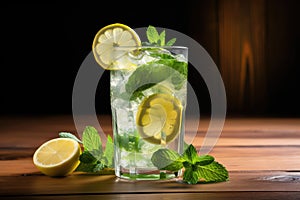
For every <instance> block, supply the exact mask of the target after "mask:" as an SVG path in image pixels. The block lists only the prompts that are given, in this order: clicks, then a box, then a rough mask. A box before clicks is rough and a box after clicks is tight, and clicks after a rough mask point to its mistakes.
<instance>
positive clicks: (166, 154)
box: [151, 149, 183, 172]
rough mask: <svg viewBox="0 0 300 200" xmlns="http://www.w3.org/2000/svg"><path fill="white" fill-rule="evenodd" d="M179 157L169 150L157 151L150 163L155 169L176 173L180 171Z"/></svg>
mask: <svg viewBox="0 0 300 200" xmlns="http://www.w3.org/2000/svg"><path fill="white" fill-rule="evenodd" d="M179 158H180V155H179V154H178V153H177V152H176V151H173V150H171V149H159V150H157V151H156V152H154V153H153V155H152V157H151V161H152V163H153V165H154V166H155V167H157V168H158V169H162V170H169V171H174V172H175V171H178V170H180V169H182V167H183V165H182V162H180V161H179Z"/></svg>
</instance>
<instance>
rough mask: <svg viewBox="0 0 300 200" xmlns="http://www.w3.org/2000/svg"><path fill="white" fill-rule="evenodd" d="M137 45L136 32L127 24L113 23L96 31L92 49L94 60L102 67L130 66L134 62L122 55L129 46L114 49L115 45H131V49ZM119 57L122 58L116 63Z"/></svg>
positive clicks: (139, 44)
mask: <svg viewBox="0 0 300 200" xmlns="http://www.w3.org/2000/svg"><path fill="white" fill-rule="evenodd" d="M137 46H141V40H140V38H139V36H138V34H137V33H136V32H135V31H134V30H133V29H131V28H130V27H129V26H126V25H124V24H120V23H115V24H110V25H107V26H105V27H103V28H101V29H100V30H99V31H98V33H97V34H96V35H95V37H94V41H93V46H92V49H93V54H94V57H95V60H96V62H97V63H98V64H99V65H100V66H101V67H102V68H104V69H106V70H118V69H127V68H132V67H133V66H132V65H134V64H132V63H131V62H130V61H129V60H127V57H126V56H123V55H124V54H125V53H126V50H127V51H129V50H130V48H129V49H126V50H117V51H116V50H115V47H133V48H132V49H134V48H135V47H137ZM124 49H125V48H124ZM132 49H131V50H132ZM120 58H122V59H121V61H119V63H117V61H118V59H120ZM120 62H121V63H120Z"/></svg>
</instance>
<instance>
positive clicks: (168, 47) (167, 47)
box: [113, 45, 188, 50]
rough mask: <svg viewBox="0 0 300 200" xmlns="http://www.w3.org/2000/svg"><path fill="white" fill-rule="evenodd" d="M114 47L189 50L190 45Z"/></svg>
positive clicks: (120, 47) (115, 47)
mask: <svg viewBox="0 0 300 200" xmlns="http://www.w3.org/2000/svg"><path fill="white" fill-rule="evenodd" d="M113 48H114V49H129V48H130V49H131V48H136V49H138V48H142V49H145V48H163V49H182V50H188V47H185V46H145V45H144V46H143V45H142V46H113Z"/></svg>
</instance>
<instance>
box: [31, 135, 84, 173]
mask: <svg viewBox="0 0 300 200" xmlns="http://www.w3.org/2000/svg"><path fill="white" fill-rule="evenodd" d="M80 154H81V148H80V145H79V144H78V142H76V141H75V140H73V139H69V138H56V139H52V140H49V141H47V142H45V143H44V144H42V145H41V146H40V147H39V148H38V149H37V150H36V151H35V153H34V155H33V163H34V165H35V166H36V167H37V168H38V169H39V170H40V171H41V172H42V173H43V174H45V175H48V176H66V175H68V174H70V173H72V172H73V171H74V170H75V169H76V168H77V166H78V165H79V162H80V161H79V156H80Z"/></svg>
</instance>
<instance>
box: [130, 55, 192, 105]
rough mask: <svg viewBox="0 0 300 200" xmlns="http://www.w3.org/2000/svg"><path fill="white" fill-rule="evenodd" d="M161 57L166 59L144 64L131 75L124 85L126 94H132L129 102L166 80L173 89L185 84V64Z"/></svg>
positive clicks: (167, 56) (167, 57)
mask: <svg viewBox="0 0 300 200" xmlns="http://www.w3.org/2000/svg"><path fill="white" fill-rule="evenodd" d="M154 55H155V56H156V55H158V54H154ZM163 55H165V56H166V58H164V59H163V58H162V59H160V60H156V61H153V62H149V63H147V64H144V65H142V66H140V67H139V68H137V69H136V70H135V71H134V72H133V73H132V74H131V76H130V77H129V79H128V81H127V83H126V85H125V89H126V92H127V93H128V94H132V95H131V97H130V100H135V99H137V98H139V97H142V96H143V94H142V92H143V91H145V90H146V89H149V88H151V87H153V86H154V85H156V84H157V83H160V82H162V81H164V80H166V79H168V78H171V81H172V83H173V84H174V85H175V89H180V88H181V87H182V85H183V83H185V81H186V80H187V66H188V65H187V63H186V62H181V61H178V60H176V59H169V56H170V55H168V54H162V55H161V56H163ZM137 86H139V87H137Z"/></svg>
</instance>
